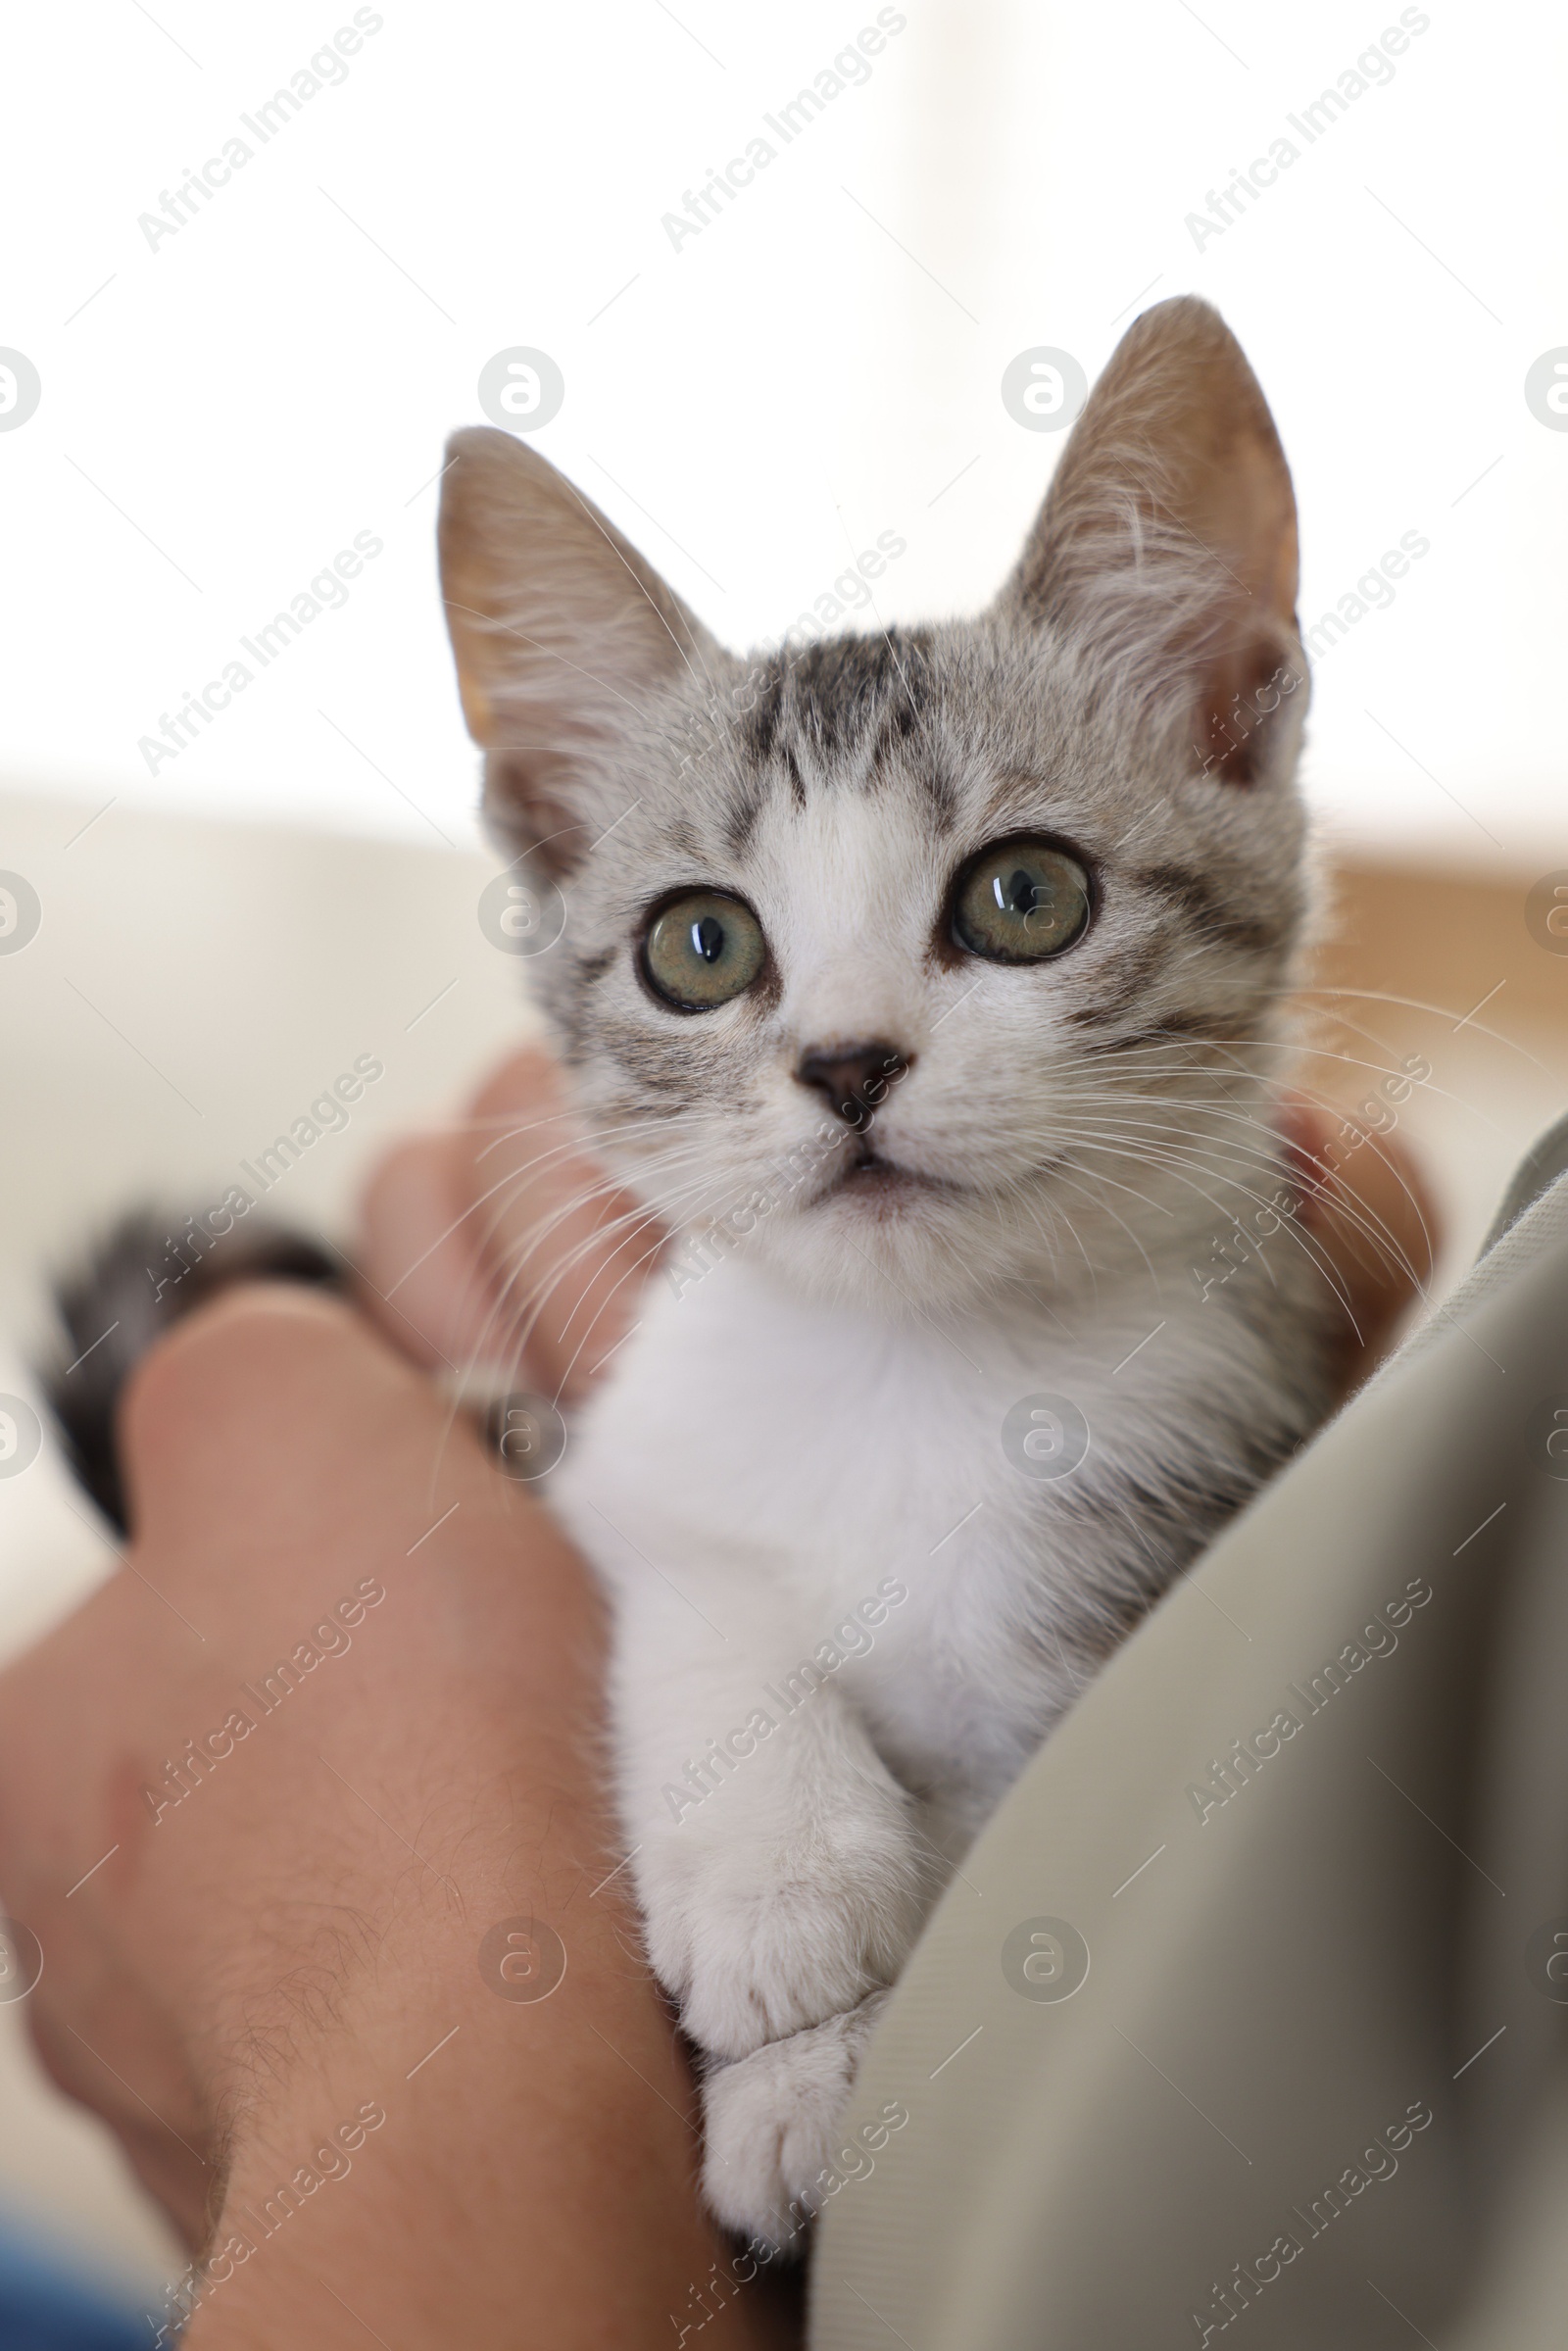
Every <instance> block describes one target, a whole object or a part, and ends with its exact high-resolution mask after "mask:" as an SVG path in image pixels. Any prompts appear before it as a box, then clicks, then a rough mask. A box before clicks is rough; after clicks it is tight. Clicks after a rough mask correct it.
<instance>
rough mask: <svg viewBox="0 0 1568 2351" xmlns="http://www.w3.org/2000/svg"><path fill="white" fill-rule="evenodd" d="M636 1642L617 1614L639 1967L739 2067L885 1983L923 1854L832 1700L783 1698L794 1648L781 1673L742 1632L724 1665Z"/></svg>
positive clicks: (721, 1656) (711, 2050)
mask: <svg viewBox="0 0 1568 2351" xmlns="http://www.w3.org/2000/svg"><path fill="white" fill-rule="evenodd" d="M731 1621H732V1622H733V1621H734V1619H733V1616H732V1620H731ZM639 1631H640V1628H639V1625H638V1623H637V1622H636V1619H635V1617H634V1616H633V1617H631V1618H630V1621H628V1617H626V1616H623V1617H622V1620H621V1623H620V1626H619V1636H620V1638H619V1641H618V1642H617V1648H618V1652H619V1654H618V1658H617V1672H616V1677H615V1679H616V1715H617V1725H616V1728H617V1732H618V1739H617V1745H618V1749H619V1760H620V1768H621V1795H622V1811H623V1818H624V1820H625V1823H626V1827H627V1831H628V1837H629V1840H630V1841H631V1843H632V1844H633V1846H634V1848H635V1849H634V1857H633V1861H632V1868H633V1872H634V1874H635V1878H636V1884H637V1890H638V1893H639V1896H640V1898H641V1902H642V1908H643V1916H644V1921H645V1927H646V1933H647V1939H648V1950H649V1956H650V1958H651V1959H652V1961H653V1964H654V1967H655V1969H656V1971H657V1972H658V1974H659V1976H660V1978H661V1980H662V1983H663V1984H665V1985H666V1986H667V1988H668V1989H669V1990H670V1991H671V1992H673V1993H674V1995H675V1996H676V1998H677V1999H678V2000H679V2002H680V2008H681V2022H682V2024H683V2026H684V2027H685V2029H686V2031H687V2032H688V2033H690V2034H691V2035H692V2037H693V2039H694V2040H696V2041H697V2042H699V2043H700V2045H701V2046H702V2048H703V2049H704V2050H705V2051H706V2052H707V2053H708V2054H709V2055H710V2056H713V2057H718V2058H739V2057H746V2056H749V2055H750V2053H751V2052H752V2051H753V2050H754V2049H758V2048H760V2047H761V2045H762V2044H763V2043H764V2042H766V2041H775V2040H780V2039H782V2038H784V2037H785V2036H786V2035H787V2034H790V2033H799V2032H800V2031H801V2030H802V2029H803V2028H804V2027H806V2026H809V2025H819V2024H822V2023H823V2022H824V2021H825V2020H827V2019H828V2018H830V2017H837V2016H840V2015H842V2014H844V2013H845V2012H846V2011H848V2010H851V2009H854V2008H856V2007H857V2006H858V2004H859V2002H860V2001H862V2000H863V1999H864V1998H865V1997H866V1995H867V1994H868V1993H869V1992H873V1991H876V1990H878V1989H879V1988H881V1987H882V1986H884V1985H886V1984H891V1983H892V1981H893V1979H894V1978H895V1976H896V1975H897V1974H898V1971H899V1969H900V1967H901V1966H902V1965H903V1962H904V1958H905V1955H906V1953H907V1950H908V1948H909V1945H910V1943H911V1942H912V1940H913V1938H914V1935H915V1933H916V1931H917V1929H918V1927H919V1924H920V1921H921V1918H922V1916H923V1913H924V1909H925V1906H926V1903H927V1900H928V1899H929V1895H930V1892H931V1890H932V1886H931V1880H930V1872H929V1867H928V1863H929V1859H930V1853H929V1847H927V1846H925V1845H924V1844H923V1843H922V1842H921V1840H920V1839H919V1838H918V1837H917V1835H916V1832H915V1821H914V1809H915V1808H914V1805H913V1801H912V1799H911V1798H910V1796H909V1795H908V1793H907V1791H906V1790H905V1789H904V1788H902V1787H900V1785H899V1783H898V1782H897V1781H896V1780H895V1779H894V1778H893V1775H892V1774H891V1773H890V1772H889V1770H888V1768H887V1766H886V1764H885V1763H884V1762H883V1761H882V1759H881V1757H880V1756H879V1755H878V1753H877V1752H876V1749H875V1747H874V1746H873V1745H872V1742H871V1739H870V1737H869V1735H868V1733H867V1732H866V1729H865V1727H864V1725H863V1723H862V1722H861V1721H860V1720H859V1718H858V1715H857V1714H856V1713H855V1711H854V1709H853V1707H852V1706H851V1705H850V1704H849V1703H848V1702H847V1699H846V1697H845V1694H844V1692H843V1690H841V1689H840V1688H839V1687H838V1686H837V1685H836V1684H835V1683H832V1682H829V1681H825V1680H824V1681H823V1683H822V1685H821V1686H820V1687H818V1688H815V1689H812V1690H810V1692H809V1695H807V1696H805V1697H803V1698H800V1700H799V1702H798V1703H794V1704H792V1703H790V1698H791V1691H790V1690H789V1688H788V1686H787V1684H786V1676H787V1675H789V1674H790V1673H791V1672H792V1670H793V1669H794V1665H795V1662H796V1661H797V1660H798V1659H799V1656H800V1650H799V1648H798V1647H796V1646H794V1644H793V1643H792V1644H791V1645H790V1646H789V1647H787V1648H786V1647H783V1644H782V1643H781V1644H780V1648H781V1649H782V1653H783V1654H784V1655H785V1656H786V1657H787V1658H789V1659H790V1660H791V1662H790V1663H789V1664H787V1665H785V1666H784V1667H783V1668H781V1667H780V1666H779V1664H778V1662H777V1658H778V1655H779V1653H780V1650H779V1649H775V1650H773V1652H772V1654H771V1655H769V1654H768V1653H766V1651H760V1650H759V1649H758V1648H752V1647H750V1645H749V1644H748V1647H747V1649H746V1650H744V1651H743V1649H742V1646H741V1640H740V1636H739V1635H738V1634H737V1635H735V1636H733V1637H732V1639H731V1641H730V1643H729V1645H728V1653H727V1654H726V1653H723V1652H719V1651H717V1649H716V1644H711V1645H709V1647H708V1650H707V1654H706V1655H704V1656H702V1657H701V1658H700V1659H699V1658H694V1657H693V1656H692V1655H691V1654H690V1643H689V1641H688V1642H687V1643H686V1644H685V1645H686V1648H687V1654H686V1655H685V1656H684V1657H681V1658H679V1659H677V1658H673V1657H671V1656H670V1654H669V1652H668V1650H667V1649H665V1650H664V1651H663V1654H662V1658H661V1656H660V1653H659V1651H658V1650H656V1649H651V1648H650V1647H649V1646H648V1645H647V1644H646V1643H645V1642H644V1641H642V1640H641V1639H640V1638H639ZM661 1666H662V1670H660V1669H661ZM797 1687H798V1686H797ZM764 1724H765V1725H766V1726H768V1727H766V1728H763V1725H764ZM742 1726H748V1728H747V1729H746V1731H745V1733H744V1735H738V1734H740V1733H741V1728H742ZM737 1750H739V1751H737ZM715 1752H716V1753H717V1754H718V1755H719V1756H721V1757H722V1758H723V1761H722V1762H720V1763H718V1764H715V1763H714V1762H713V1760H712V1758H713V1756H714V1754H715ZM705 1755H706V1757H707V1758H708V1760H707V1762H706V1764H704V1763H703V1759H704V1757H705ZM694 1759H695V1760H696V1761H697V1762H698V1763H699V1764H700V1765H701V1766H702V1768H701V1769H700V1770H699V1772H698V1773H697V1775H696V1776H695V1777H689V1776H688V1765H689V1764H690V1763H692V1762H693V1760H694ZM705 1782H706V1783H707V1788H708V1791H707V1792H700V1791H701V1790H702V1789H703V1788H704V1784H705Z"/></svg>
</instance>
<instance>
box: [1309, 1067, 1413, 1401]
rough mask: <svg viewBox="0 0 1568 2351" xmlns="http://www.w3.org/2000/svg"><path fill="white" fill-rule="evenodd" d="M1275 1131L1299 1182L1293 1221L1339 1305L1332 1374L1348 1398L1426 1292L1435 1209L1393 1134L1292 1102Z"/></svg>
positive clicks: (1408, 1155) (1404, 1147)
mask: <svg viewBox="0 0 1568 2351" xmlns="http://www.w3.org/2000/svg"><path fill="white" fill-rule="evenodd" d="M1281 1127H1282V1131H1283V1133H1284V1135H1285V1138H1286V1141H1287V1143H1288V1145H1289V1147H1290V1149H1291V1151H1292V1155H1293V1158H1294V1160H1295V1163H1296V1168H1297V1173H1298V1178H1299V1182H1300V1185H1301V1194H1302V1200H1301V1221H1302V1223H1303V1224H1304V1225H1305V1226H1306V1228H1307V1230H1308V1231H1309V1232H1310V1233H1311V1235H1312V1238H1313V1240H1314V1242H1315V1243H1316V1245H1317V1247H1318V1248H1319V1249H1320V1250H1321V1251H1322V1253H1323V1256H1324V1257H1325V1259H1326V1260H1327V1263H1328V1265H1329V1267H1330V1268H1331V1270H1332V1273H1333V1276H1334V1279H1335V1281H1336V1284H1337V1286H1338V1288H1339V1289H1340V1291H1341V1293H1342V1295H1343V1298H1344V1301H1345V1303H1344V1307H1343V1318H1342V1323H1341V1328H1340V1332H1339V1335H1338V1351H1339V1356H1340V1361H1339V1365H1338V1370H1339V1375H1340V1383H1341V1386H1342V1389H1343V1390H1344V1391H1345V1392H1346V1393H1348V1391H1349V1390H1351V1389H1352V1388H1354V1387H1357V1386H1358V1385H1359V1384H1360V1382H1361V1381H1362V1380H1363V1379H1365V1378H1366V1377H1367V1375H1368V1373H1369V1372H1370V1371H1371V1370H1372V1369H1373V1368H1374V1366H1375V1365H1376V1364H1377V1362H1378V1361H1379V1360H1380V1358H1381V1357H1382V1356H1383V1355H1384V1354H1386V1353H1387V1351H1388V1349H1389V1347H1390V1346H1391V1345H1392V1344H1393V1341H1394V1338H1395V1335H1396V1332H1397V1326H1398V1324H1399V1322H1400V1321H1401V1319H1402V1318H1403V1316H1404V1315H1405V1314H1406V1313H1407V1311H1408V1310H1409V1308H1410V1306H1411V1305H1412V1304H1413V1303H1414V1302H1415V1300H1416V1299H1417V1298H1420V1297H1423V1296H1424V1295H1425V1294H1426V1291H1427V1288H1428V1286H1429V1284H1430V1282H1431V1279H1432V1272H1433V1266H1434V1264H1435V1261H1436V1257H1437V1252H1438V1249H1439V1247H1440V1246H1441V1224H1440V1219H1439V1215H1438V1211H1437V1206H1436V1202H1435V1200H1434V1198H1433V1194H1432V1191H1431V1187H1430V1185H1429V1184H1428V1182H1427V1179H1426V1176H1425V1174H1424V1172H1423V1170H1422V1168H1421V1165H1420V1163H1419V1161H1418V1160H1417V1158H1416V1157H1415V1155H1414V1153H1413V1152H1412V1151H1410V1149H1409V1147H1408V1146H1407V1145H1406V1144H1405V1143H1404V1142H1403V1141H1402V1140H1401V1139H1399V1138H1397V1137H1396V1136H1394V1135H1382V1136H1378V1135H1373V1134H1370V1133H1368V1132H1367V1130H1366V1129H1364V1128H1352V1129H1349V1130H1347V1129H1346V1127H1345V1126H1344V1124H1343V1122H1341V1121H1338V1120H1336V1119H1334V1118H1333V1117H1331V1115H1330V1114H1329V1113H1328V1112H1327V1111H1325V1110H1323V1109H1322V1108H1321V1107H1320V1106H1318V1105H1317V1104H1315V1103H1311V1102H1302V1101H1299V1100H1298V1101H1294V1102H1291V1103H1289V1104H1288V1105H1287V1107H1286V1110H1285V1113H1284V1115H1283V1117H1282V1120H1281Z"/></svg>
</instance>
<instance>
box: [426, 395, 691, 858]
mask: <svg viewBox="0 0 1568 2351" xmlns="http://www.w3.org/2000/svg"><path fill="white" fill-rule="evenodd" d="M439 540H440V550H441V594H442V599H443V601H444V603H445V606H446V613H447V626H448V628H449V629H450V631H451V634H452V650H453V652H454V654H455V655H456V657H457V664H458V687H459V691H460V693H461V694H462V697H463V712H464V716H465V717H466V720H467V722H468V732H469V733H470V734H471V735H472V737H473V739H474V741H475V742H476V743H477V744H478V745H479V746H480V748H481V749H482V750H483V752H484V755H485V766H484V805H485V814H486V817H487V818H488V820H489V822H490V825H491V828H492V830H493V831H494V832H496V833H497V834H498V835H499V836H500V837H501V838H502V839H503V840H504V842H505V843H506V844H507V846H508V847H509V848H511V849H512V850H514V851H515V852H516V851H522V850H536V851H537V852H538V854H539V857H540V859H541V861H542V862H543V863H544V864H545V866H546V867H547V868H549V869H550V870H553V871H556V872H561V871H564V870H565V868H567V867H568V866H569V865H571V864H572V863H573V862H574V861H575V859H576V857H577V856H578V855H579V854H580V852H581V850H582V849H584V848H585V847H586V846H587V828H586V824H585V820H584V819H585V811H584V809H583V808H582V806H581V802H580V792H579V787H580V786H581V785H582V784H583V783H585V782H587V781H588V780H589V779H590V778H591V777H592V775H593V773H594V771H595V770H596V769H599V770H602V769H603V768H604V766H606V765H607V764H608V763H609V761H610V760H611V759H613V756H614V753H615V750H616V748H617V746H619V745H621V744H623V743H624V742H625V740H626V739H627V737H628V735H629V734H630V733H631V732H632V731H633V730H634V728H635V726H636V724H637V721H638V718H639V715H640V712H641V710H642V709H643V707H644V705H645V704H646V703H647V702H648V701H649V700H650V699H652V697H653V696H654V695H655V694H656V693H657V691H658V690H659V688H661V687H662V686H663V685H665V684H667V683H669V682H670V681H672V680H674V679H677V678H679V677H682V676H684V675H686V674H688V673H691V674H695V675H696V676H697V677H698V678H699V679H701V680H705V681H706V680H707V679H709V678H710V677H713V676H715V675H716V674H717V672H718V670H719V668H720V666H721V665H722V662H723V659H724V657H723V655H722V654H721V652H720V650H719V648H718V645H717V644H716V642H715V641H714V639H713V638H712V637H711V636H710V635H709V633H708V631H707V630H706V629H705V628H704V627H703V625H702V623H701V622H700V621H699V620H697V619H696V618H695V617H694V615H693V614H692V613H691V612H688V611H687V609H686V607H685V606H684V605H683V604H682V602H681V600H680V598H679V597H678V596H677V595H676V594H675V593H674V591H673V589H671V588H668V587H666V586H665V584H664V582H663V581H662V579H661V578H660V576H659V574H658V572H657V571H655V570H654V568H653V566H652V565H651V564H650V563H645V562H644V560H643V558H642V557H641V556H640V555H639V554H638V553H637V550H636V549H635V548H634V547H633V546H632V545H631V544H630V542H629V541H628V540H626V539H623V538H622V537H621V535H620V533H619V531H618V530H616V528H615V526H614V524H613V522H611V521H610V520H609V518H608V517H607V516H606V515H604V514H601V513H600V512H599V509H598V508H597V507H596V506H594V505H593V504H592V502H591V501H590V500H589V499H587V498H585V497H584V496H583V494H582V492H581V491H580V490H576V489H573V487H572V485H571V483H570V482H568V481H567V480H566V479H565V477H564V474H561V473H558V472H557V470H556V468H555V466H554V465H551V464H550V462H549V460H548V459H547V458H543V457H541V456H540V455H539V452H538V451H537V450H536V449H531V448H529V446H528V445H527V443H526V442H524V441H518V440H515V439H514V437H513V435H512V434H511V433H505V432H497V431H494V430H492V429H491V428H490V427H489V426H487V425H474V426H471V427H470V428H469V429H468V430H466V431H465V432H459V433H454V434H453V436H452V438H451V440H450V441H449V442H448V444H447V467H446V473H445V476H444V479H443V482H442V490H441V519H440V525H439Z"/></svg>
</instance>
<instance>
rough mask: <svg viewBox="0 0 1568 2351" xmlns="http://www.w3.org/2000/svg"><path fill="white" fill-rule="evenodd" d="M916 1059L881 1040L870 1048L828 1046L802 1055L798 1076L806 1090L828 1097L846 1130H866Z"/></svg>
mask: <svg viewBox="0 0 1568 2351" xmlns="http://www.w3.org/2000/svg"><path fill="white" fill-rule="evenodd" d="M913 1063H914V1055H913V1054H912V1053H901V1052H900V1051H899V1048H898V1047H897V1046H896V1045H887V1044H884V1043H883V1042H881V1041H880V1040H878V1041H876V1042H875V1043H873V1044H870V1045H827V1046H822V1047H820V1048H819V1049H817V1050H815V1051H813V1052H811V1053H803V1054H802V1055H801V1061H800V1066H799V1068H798V1069H797V1070H796V1072H795V1075H796V1077H797V1078H798V1079H799V1081H800V1083H801V1084H802V1085H803V1086H814V1087H815V1088H816V1090H817V1092H818V1093H819V1094H824V1095H826V1097H827V1099H828V1101H829V1102H831V1103H832V1105H833V1108H834V1109H835V1110H836V1111H837V1112H838V1114H839V1116H840V1117H841V1118H842V1119H843V1121H844V1123H845V1125H846V1126H852V1127H863V1126H864V1125H866V1124H867V1122H868V1121H869V1119H870V1116H871V1113H872V1111H873V1110H874V1109H875V1108H876V1107H877V1105H878V1104H879V1103H880V1102H885V1101H886V1100H887V1097H888V1092H889V1089H890V1088H892V1087H894V1086H896V1085H897V1084H898V1082H899V1080H900V1078H902V1077H907V1075H908V1073H909V1070H910V1069H911V1067H912V1066H913Z"/></svg>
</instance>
